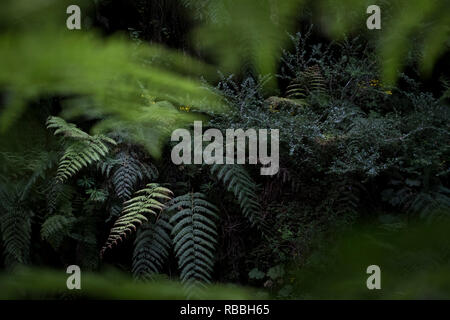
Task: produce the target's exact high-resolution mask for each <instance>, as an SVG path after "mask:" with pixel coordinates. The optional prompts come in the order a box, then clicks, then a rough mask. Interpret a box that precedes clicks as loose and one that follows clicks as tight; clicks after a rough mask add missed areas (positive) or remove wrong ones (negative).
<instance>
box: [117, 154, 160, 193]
mask: <svg viewBox="0 0 450 320" xmlns="http://www.w3.org/2000/svg"><path fill="white" fill-rule="evenodd" d="M116 160H117V162H118V168H117V169H116V170H115V171H114V173H113V176H112V183H113V185H114V188H115V191H116V194H117V196H118V197H119V198H121V199H124V200H127V199H129V198H130V197H131V195H132V193H133V190H134V187H135V185H136V183H137V182H138V181H140V180H143V179H144V176H145V177H147V178H149V179H151V180H152V179H154V178H156V177H157V175H158V173H157V172H158V171H157V170H156V168H155V167H154V166H150V165H144V164H143V163H142V162H140V161H139V160H138V159H137V157H135V156H134V155H133V154H130V153H127V152H120V153H119V154H118V155H117V157H116Z"/></svg>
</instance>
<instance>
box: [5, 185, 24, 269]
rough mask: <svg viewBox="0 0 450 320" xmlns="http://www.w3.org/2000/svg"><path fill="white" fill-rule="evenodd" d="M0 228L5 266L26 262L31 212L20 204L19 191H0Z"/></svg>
mask: <svg viewBox="0 0 450 320" xmlns="http://www.w3.org/2000/svg"><path fill="white" fill-rule="evenodd" d="M0 193H1V194H0V199H1V203H0V208H1V209H2V212H1V213H0V214H1V216H0V230H1V235H2V240H3V247H4V252H5V255H6V259H5V262H6V264H7V266H14V265H15V264H17V263H19V264H27V263H28V262H29V255H30V244H31V214H32V213H31V212H30V211H29V210H26V209H25V208H23V207H22V206H21V204H20V201H19V199H20V197H21V194H20V191H17V190H16V192H14V193H12V192H5V191H4V190H1V192H0Z"/></svg>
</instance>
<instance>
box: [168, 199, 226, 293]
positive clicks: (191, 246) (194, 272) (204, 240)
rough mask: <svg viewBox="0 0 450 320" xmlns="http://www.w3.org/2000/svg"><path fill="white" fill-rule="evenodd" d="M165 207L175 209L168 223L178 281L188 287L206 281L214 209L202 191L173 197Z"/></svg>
mask: <svg viewBox="0 0 450 320" xmlns="http://www.w3.org/2000/svg"><path fill="white" fill-rule="evenodd" d="M169 210H177V213H175V214H174V215H173V216H172V217H171V219H170V223H171V224H172V225H173V226H174V227H173V229H172V236H173V243H174V251H175V256H176V257H177V259H178V267H179V269H180V272H181V273H180V278H181V281H182V282H183V283H184V284H185V285H186V286H187V288H188V290H192V289H194V288H196V287H197V286H198V285H200V286H204V284H203V283H210V281H211V273H212V271H213V265H214V249H215V244H216V243H217V231H216V224H215V222H214V219H218V216H217V214H216V212H217V211H218V209H217V208H216V207H215V206H214V205H213V204H211V203H209V202H208V201H207V200H206V199H205V196H204V195H203V194H202V193H188V194H185V195H183V196H180V197H177V198H175V199H173V200H172V205H171V207H170V208H169Z"/></svg>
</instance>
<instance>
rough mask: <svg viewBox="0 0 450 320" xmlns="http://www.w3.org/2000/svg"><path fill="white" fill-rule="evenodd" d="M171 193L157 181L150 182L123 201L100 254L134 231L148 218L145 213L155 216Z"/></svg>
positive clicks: (169, 198)
mask: <svg viewBox="0 0 450 320" xmlns="http://www.w3.org/2000/svg"><path fill="white" fill-rule="evenodd" d="M172 195H173V193H172V191H170V190H169V189H167V188H164V187H161V186H159V184H157V183H150V184H148V185H147V187H146V188H145V189H142V190H140V191H138V192H136V196H135V197H134V198H132V199H130V200H128V201H125V202H124V209H123V210H122V215H121V216H120V217H119V218H118V219H117V220H116V222H115V223H114V226H113V227H112V229H111V231H110V234H109V237H108V239H107V241H106V243H105V245H104V246H103V248H102V250H101V254H103V253H104V252H105V250H106V249H107V248H112V246H113V245H116V244H117V243H118V241H123V239H124V238H126V237H127V234H128V233H130V234H131V233H133V232H135V231H136V229H137V227H138V226H139V225H141V224H143V223H144V222H147V221H148V219H147V217H146V215H148V214H151V215H154V216H157V215H158V213H159V212H161V211H162V210H163V209H164V208H165V205H164V202H166V201H169V200H171V199H172V197H171V196H172Z"/></svg>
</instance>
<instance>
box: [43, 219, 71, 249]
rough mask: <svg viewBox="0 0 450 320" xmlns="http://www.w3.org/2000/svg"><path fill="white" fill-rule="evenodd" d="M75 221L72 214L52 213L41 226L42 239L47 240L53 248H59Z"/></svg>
mask: <svg viewBox="0 0 450 320" xmlns="http://www.w3.org/2000/svg"><path fill="white" fill-rule="evenodd" d="M75 221H76V218H75V217H73V216H63V215H54V216H51V217H49V218H47V219H46V220H45V221H44V223H43V224H42V226H41V238H42V240H45V241H47V242H48V243H49V244H50V245H51V246H52V247H53V248H54V249H57V248H59V246H60V245H61V243H62V241H63V240H64V238H65V237H66V236H68V235H69V232H70V230H71V228H72V226H73V224H74V223H75Z"/></svg>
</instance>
